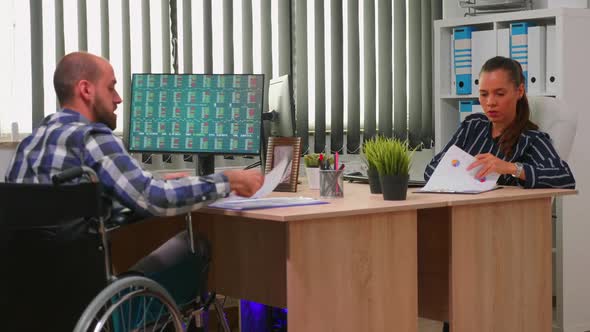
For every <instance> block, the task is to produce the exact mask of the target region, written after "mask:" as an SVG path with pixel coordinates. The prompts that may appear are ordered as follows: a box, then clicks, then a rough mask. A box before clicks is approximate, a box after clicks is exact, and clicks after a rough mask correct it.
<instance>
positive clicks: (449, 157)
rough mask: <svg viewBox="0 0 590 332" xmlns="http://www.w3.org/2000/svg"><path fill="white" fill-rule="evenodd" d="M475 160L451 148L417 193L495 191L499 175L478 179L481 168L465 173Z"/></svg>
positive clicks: (465, 153) (458, 149)
mask: <svg viewBox="0 0 590 332" xmlns="http://www.w3.org/2000/svg"><path fill="white" fill-rule="evenodd" d="M475 160H476V159H475V157H473V156H472V155H470V154H469V153H467V152H465V151H463V150H461V149H460V148H458V147H457V146H455V145H453V146H451V147H450V148H449V150H448V151H447V152H446V153H445V155H444V156H443V158H442V160H441V161H440V162H439V163H438V166H437V167H436V169H435V170H434V173H432V176H431V177H430V180H428V182H427V183H426V185H425V186H424V187H423V188H422V189H420V190H419V192H437V193H458V194H477V193H481V192H484V191H489V190H494V189H496V188H497V187H496V182H497V181H498V177H500V175H499V174H497V173H492V174H488V175H487V176H485V177H484V178H481V179H478V178H476V177H475V175H476V174H477V172H478V171H479V169H480V168H481V167H476V168H474V169H472V170H469V171H467V167H468V166H469V165H471V164H472V163H473V162H474V161H475Z"/></svg>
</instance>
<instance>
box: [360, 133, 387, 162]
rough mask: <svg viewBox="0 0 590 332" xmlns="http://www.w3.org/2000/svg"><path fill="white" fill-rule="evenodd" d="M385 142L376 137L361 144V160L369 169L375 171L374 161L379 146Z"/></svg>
mask: <svg viewBox="0 0 590 332" xmlns="http://www.w3.org/2000/svg"><path fill="white" fill-rule="evenodd" d="M385 141H386V138H384V137H382V136H376V137H374V138H371V139H368V140H366V141H364V142H363V148H362V150H361V151H362V155H361V159H362V160H363V161H364V162H365V163H366V164H367V166H368V167H369V168H370V169H377V165H376V161H377V159H378V152H377V151H379V150H380V149H381V146H382V145H383V144H384V142H385Z"/></svg>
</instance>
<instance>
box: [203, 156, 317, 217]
mask: <svg viewBox="0 0 590 332" xmlns="http://www.w3.org/2000/svg"><path fill="white" fill-rule="evenodd" d="M288 163H289V161H288V160H287V159H286V158H285V159H282V160H281V161H279V162H278V164H277V165H276V166H275V167H274V168H273V169H272V170H271V171H270V172H268V174H266V176H265V177H264V184H263V185H262V187H261V188H260V189H259V190H258V191H257V192H256V193H255V194H254V195H252V197H249V198H247V197H241V196H237V195H230V196H229V197H228V198H224V199H220V200H217V201H216V202H214V203H212V204H209V206H210V207H214V208H220V209H228V210H252V209H266V208H276V207H286V206H298V205H315V204H326V203H327V202H323V201H318V200H315V199H313V198H308V197H270V198H263V197H264V196H267V195H269V194H270V193H271V192H272V191H273V190H274V189H275V188H276V187H277V185H278V184H279V183H280V182H281V179H282V178H283V175H284V173H285V172H286V171H287V165H288Z"/></svg>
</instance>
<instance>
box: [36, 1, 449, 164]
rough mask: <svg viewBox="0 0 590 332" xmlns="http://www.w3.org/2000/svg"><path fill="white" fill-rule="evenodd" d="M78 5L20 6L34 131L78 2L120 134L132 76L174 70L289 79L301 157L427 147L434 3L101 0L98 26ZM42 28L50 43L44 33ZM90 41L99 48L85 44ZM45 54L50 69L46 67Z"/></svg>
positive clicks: (82, 46)
mask: <svg viewBox="0 0 590 332" xmlns="http://www.w3.org/2000/svg"><path fill="white" fill-rule="evenodd" d="M87 5H88V6H89V5H92V6H94V3H91V2H89V3H88V4H87V0H54V1H39V0H30V1H29V11H30V50H31V54H34V55H35V56H33V57H31V60H30V61H31V64H30V66H31V69H30V70H31V90H30V91H31V96H32V104H31V107H32V113H31V114H32V118H31V120H32V122H33V125H36V124H38V123H39V122H40V120H41V118H42V117H43V116H44V115H46V114H48V113H50V112H48V109H49V110H50V111H53V109H54V106H51V105H47V103H44V100H45V101H46V97H44V94H51V95H53V92H52V91H44V87H45V88H47V87H48V85H47V84H45V85H44V84H43V82H44V80H48V79H51V78H50V77H46V76H47V73H51V72H52V70H53V68H54V67H55V62H56V61H58V60H59V59H60V58H61V57H62V56H63V55H64V54H65V53H68V52H71V51H73V50H75V49H71V47H70V46H69V45H75V43H72V42H68V40H70V39H71V38H72V37H71V36H70V35H69V33H70V32H69V30H68V29H64V25H66V28H67V24H71V23H69V22H68V21H67V20H69V19H70V18H68V16H69V15H68V14H69V13H71V8H70V7H72V6H75V7H76V9H75V11H74V13H76V15H77V17H76V19H75V23H74V24H76V25H77V31H76V33H75V37H76V39H77V40H76V42H77V45H76V49H77V50H89V49H90V50H93V49H99V50H100V53H101V54H100V55H102V56H103V57H105V58H107V59H111V62H112V63H113V65H114V67H115V72H116V73H117V76H118V77H119V81H120V83H121V85H120V86H119V89H120V90H121V92H122V95H123V100H124V104H123V105H122V107H120V109H119V114H120V118H122V119H123V121H122V122H123V123H122V126H120V127H119V128H122V129H123V130H124V134H126V130H127V127H128V125H127V116H125V115H124V114H121V113H127V112H128V110H129V94H130V84H131V73H132V72H151V71H158V72H160V71H162V72H170V71H171V70H172V69H173V68H178V69H177V70H178V71H182V72H187V73H188V72H202V73H213V72H223V73H233V72H238V73H263V74H265V77H266V78H267V80H266V84H265V86H266V87H268V81H269V80H270V79H271V78H272V77H278V76H281V75H284V74H289V75H291V76H292V79H291V82H292V90H293V94H294V95H293V99H292V100H293V101H294V104H295V105H294V109H295V110H296V128H297V135H299V136H301V137H302V138H303V144H304V148H303V151H315V152H320V151H326V150H327V148H328V146H329V148H330V150H331V151H338V152H341V153H342V152H344V149H345V148H346V151H347V152H348V153H357V152H358V151H359V148H360V145H361V143H362V139H363V138H364V139H366V138H370V137H374V136H375V135H384V136H388V137H398V138H402V139H409V140H410V142H411V144H412V145H414V146H417V145H419V144H420V143H424V144H426V145H427V146H430V144H431V140H432V137H433V133H432V131H433V125H432V106H431V105H432V79H431V75H432V56H431V51H432V21H433V20H434V19H438V18H440V17H441V14H442V0H405V1H403V0H402V1H390V0H329V1H324V0H222V1H212V0H198V1H191V0H182V1H177V0H141V1H130V0H114V1H113V0H111V1H109V0H100V3H99V4H98V5H97V6H99V7H96V9H99V12H98V14H99V16H100V18H99V29H89V28H88V27H89V25H90V23H91V22H89V21H88V18H89V16H88V8H87ZM44 6H50V7H53V11H54V13H53V14H54V15H52V18H51V21H52V22H45V23H44V22H43V18H44V16H43V15H42V13H43V11H44V10H47V9H44V8H43V7H44ZM64 7H65V8H64ZM68 8H69V9H68ZM93 8H94V7H93ZM64 13H66V14H64ZM130 13H134V14H133V15H131V14H130ZM136 13H137V14H138V15H136ZM136 16H139V17H136ZM45 17H46V16H45ZM213 17H220V18H221V24H217V23H216V24H215V25H214V24H213V22H212V18H213ZM154 23H155V24H154ZM48 24H51V25H52V26H50V27H49V28H50V30H49V31H51V32H54V34H55V35H54V36H53V38H47V37H43V36H44V34H43V29H44V27H45V28H47V26H48ZM114 27H117V28H116V30H114V29H113V28H114ZM94 30H97V31H94ZM90 35H92V36H94V35H98V36H99V37H98V39H97V40H98V41H99V42H100V45H91V44H92V39H91V38H90V37H91V36H90ZM45 36H47V34H46V35H45ZM273 37H274V38H273ZM135 45H139V46H140V47H135ZM51 49H54V51H51ZM44 52H45V53H44ZM48 52H50V53H52V55H54V56H55V59H52V60H54V61H44V56H43V55H44V54H47V53H48ZM132 60H133V61H132ZM180 64H182V65H180ZM273 65H274V66H273ZM156 68H161V69H156ZM44 73H46V74H45V77H44ZM49 86H50V85H49ZM267 98H268V97H267V95H266V94H265V99H266V100H265V102H264V104H265V111H266V109H267V106H266V105H267ZM121 110H122V111H121ZM121 115H122V116H121ZM310 132H313V133H314V146H313V147H308V144H309V143H308V142H309V141H308V137H309V133H310ZM328 135H329V140H328V139H327V137H328ZM125 136H126V135H125ZM125 136H124V137H125ZM345 137H346V139H345Z"/></svg>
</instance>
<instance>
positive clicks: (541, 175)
mask: <svg viewBox="0 0 590 332" xmlns="http://www.w3.org/2000/svg"><path fill="white" fill-rule="evenodd" d="M453 145H456V146H458V147H459V148H461V149H462V150H464V151H466V152H467V153H469V154H471V155H472V156H475V155H478V154H480V153H491V154H493V155H495V156H496V157H498V158H500V159H502V160H506V161H509V162H512V163H513V162H520V163H522V164H523V171H524V172H525V173H526V181H522V180H520V179H516V178H514V177H513V176H511V175H501V176H500V178H499V179H498V184H500V185H518V186H522V187H524V188H575V186H576V181H575V179H574V175H573V174H572V171H571V170H570V168H569V166H568V164H567V163H566V162H565V161H563V160H562V159H561V158H560V157H559V155H558V154H557V151H555V148H554V147H553V144H552V143H551V138H550V137H549V135H548V134H547V133H544V132H541V131H538V130H526V131H524V132H523V133H522V134H520V138H519V139H518V143H517V144H516V147H515V148H514V150H513V152H514V153H513V155H512V156H511V157H510V158H506V156H505V155H504V153H502V151H500V144H499V139H498V138H495V139H494V138H492V123H491V122H490V121H489V120H488V118H487V117H486V116H485V115H484V114H481V113H478V114H472V115H470V116H468V117H467V118H466V119H465V121H463V123H461V127H459V129H458V130H457V132H456V133H455V134H454V135H453V138H452V139H451V140H450V141H449V143H447V145H446V146H445V147H444V149H443V150H442V151H441V152H440V153H438V154H437V155H436V156H434V158H433V159H432V161H430V163H429V164H428V166H426V170H425V171H424V179H425V180H426V181H428V179H429V178H430V176H431V175H432V173H433V172H434V169H435V168H436V166H437V165H438V163H439V162H440V160H441V159H442V157H443V156H444V154H445V153H446V152H447V150H448V149H449V148H450V147H451V146H453Z"/></svg>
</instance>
